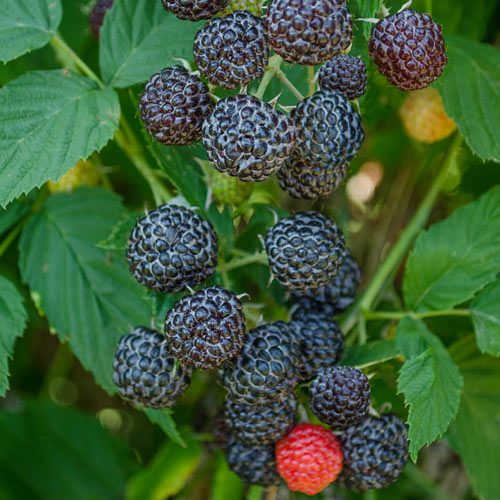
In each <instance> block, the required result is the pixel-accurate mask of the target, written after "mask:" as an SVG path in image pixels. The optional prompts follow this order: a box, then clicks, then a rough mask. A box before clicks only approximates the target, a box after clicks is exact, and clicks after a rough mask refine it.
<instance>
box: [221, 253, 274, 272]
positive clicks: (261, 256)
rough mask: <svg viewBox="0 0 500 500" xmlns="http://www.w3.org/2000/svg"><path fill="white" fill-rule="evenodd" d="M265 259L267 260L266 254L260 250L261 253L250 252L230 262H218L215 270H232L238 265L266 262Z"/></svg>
mask: <svg viewBox="0 0 500 500" xmlns="http://www.w3.org/2000/svg"><path fill="white" fill-rule="evenodd" d="M267 261H268V258H267V254H266V253H264V252H261V253H256V254H251V255H248V256H246V257H242V258H240V259H235V260H233V261H231V262H226V263H224V264H220V265H219V266H218V267H217V271H219V272H220V273H223V272H226V271H232V270H233V269H237V268H238V267H243V266H247V265H248V264H267Z"/></svg>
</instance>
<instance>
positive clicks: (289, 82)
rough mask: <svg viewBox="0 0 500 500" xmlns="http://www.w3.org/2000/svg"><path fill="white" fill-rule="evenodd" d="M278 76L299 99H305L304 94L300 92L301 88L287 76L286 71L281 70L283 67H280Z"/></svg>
mask: <svg viewBox="0 0 500 500" xmlns="http://www.w3.org/2000/svg"><path fill="white" fill-rule="evenodd" d="M276 77H277V78H278V79H279V80H281V82H282V83H283V84H284V85H285V86H286V87H288V89H289V90H290V92H291V93H292V94H293V95H294V96H295V97H296V98H297V99H298V100H299V101H302V100H304V96H303V95H302V94H301V93H300V92H299V90H298V89H297V88H296V87H295V85H294V84H293V83H292V82H291V81H290V80H289V79H288V78H287V76H286V75H285V73H283V71H281V69H278V70H277V71H276Z"/></svg>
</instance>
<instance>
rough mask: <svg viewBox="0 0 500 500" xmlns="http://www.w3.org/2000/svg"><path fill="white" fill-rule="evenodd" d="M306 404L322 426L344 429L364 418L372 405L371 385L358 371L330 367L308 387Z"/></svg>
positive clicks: (344, 367)
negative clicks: (307, 403)
mask: <svg viewBox="0 0 500 500" xmlns="http://www.w3.org/2000/svg"><path fill="white" fill-rule="evenodd" d="M309 403H310V405H311V410H312V411H313V412H314V413H315V415H316V416H317V417H318V418H319V419H320V420H321V421H322V422H323V423H325V424H328V425H331V426H332V427H347V426H348V425H352V424H355V423H357V422H359V421H360V420H363V419H364V418H365V417H366V415H367V413H368V409H369V408H370V403H371V397H370V383H369V382H368V378H367V376H366V375H365V374H364V373H363V372H362V371H361V370H358V369H357V368H351V367H350V366H336V367H334V368H329V369H328V370H325V371H323V372H321V373H320V374H319V375H318V376H317V377H316V378H315V379H314V380H313V382H312V384H311V387H310V388H309Z"/></svg>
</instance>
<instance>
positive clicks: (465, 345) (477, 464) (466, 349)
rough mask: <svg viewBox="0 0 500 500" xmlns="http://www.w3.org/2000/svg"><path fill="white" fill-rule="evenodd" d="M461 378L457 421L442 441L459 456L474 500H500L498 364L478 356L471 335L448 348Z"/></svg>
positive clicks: (499, 392)
mask: <svg viewBox="0 0 500 500" xmlns="http://www.w3.org/2000/svg"><path fill="white" fill-rule="evenodd" d="M450 352H451V354H452V356H453V358H454V360H455V362H456V363H457V364H458V366H459V368H460V371H461V373H462V374H463V377H464V392H463V395H462V402H461V404H460V410H459V412H458V415H457V418H456V419H455V421H454V422H453V423H452V424H451V426H450V428H449V430H448V433H447V434H446V438H447V440H448V442H449V443H450V445H451V446H452V447H453V449H454V450H455V451H456V452H457V453H458V454H459V455H460V456H461V457H462V461H463V464H464V466H465V469H466V470H467V473H468V475H469V477H470V480H471V482H472V486H473V489H474V491H475V492H476V494H477V495H478V498H480V499H482V500H499V499H500V475H499V474H498V451H499V450H500V421H499V416H500V384H499V383H498V381H499V380H500V363H499V361H498V359H496V358H492V357H490V356H481V355H480V354H479V352H478V351H477V346H476V343H475V341H474V338H473V337H472V336H470V337H467V338H465V339H463V340H461V341H460V342H457V343H456V344H453V346H451V348H450Z"/></svg>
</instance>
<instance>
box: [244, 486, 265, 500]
mask: <svg viewBox="0 0 500 500" xmlns="http://www.w3.org/2000/svg"><path fill="white" fill-rule="evenodd" d="M263 494H264V488H263V487H262V486H255V485H254V486H250V488H249V489H248V494H247V500H262V495H263Z"/></svg>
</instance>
